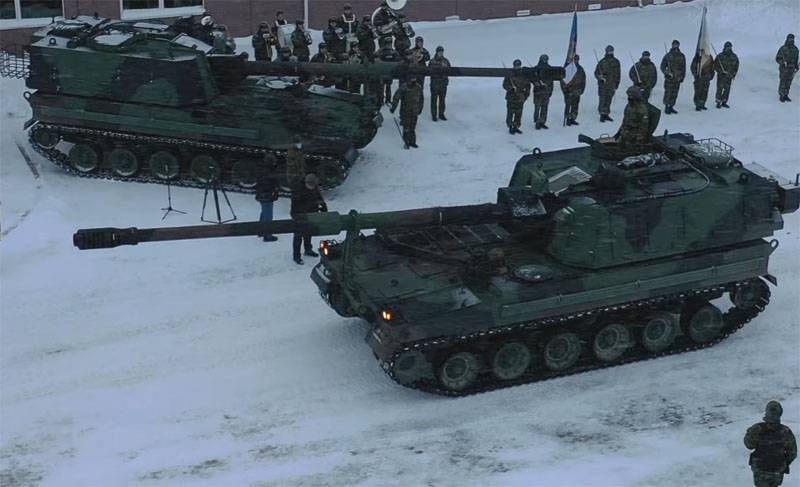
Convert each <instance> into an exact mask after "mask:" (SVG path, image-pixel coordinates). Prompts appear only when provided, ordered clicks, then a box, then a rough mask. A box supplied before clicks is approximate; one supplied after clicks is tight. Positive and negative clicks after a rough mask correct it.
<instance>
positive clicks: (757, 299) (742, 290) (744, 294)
mask: <svg viewBox="0 0 800 487" xmlns="http://www.w3.org/2000/svg"><path fill="white" fill-rule="evenodd" d="M767 296H769V287H768V286H767V283H765V282H764V281H762V280H761V279H756V280H753V281H750V282H749V283H747V284H745V285H743V286H739V287H737V288H735V289H734V290H733V291H731V302H732V303H733V305H734V306H736V307H737V308H739V309H741V310H750V309H753V308H755V307H756V306H758V305H760V304H762V303H763V302H764V301H765V300H766V298H767Z"/></svg>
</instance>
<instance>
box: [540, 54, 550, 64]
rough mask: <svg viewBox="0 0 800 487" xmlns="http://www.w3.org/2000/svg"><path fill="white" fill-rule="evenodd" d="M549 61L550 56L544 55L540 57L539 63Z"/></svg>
mask: <svg viewBox="0 0 800 487" xmlns="http://www.w3.org/2000/svg"><path fill="white" fill-rule="evenodd" d="M549 60H550V56H548V55H547V54H542V55H541V56H539V62H540V63H546V62H548V61H549Z"/></svg>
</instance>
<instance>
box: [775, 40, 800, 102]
mask: <svg viewBox="0 0 800 487" xmlns="http://www.w3.org/2000/svg"><path fill="white" fill-rule="evenodd" d="M797 54H798V53H797V46H795V45H794V34H789V35H787V36H786V42H785V43H784V44H783V45H782V46H781V47H780V49H778V54H776V55H775V62H776V63H778V77H779V79H780V81H779V83H778V96H780V100H781V102H786V101H792V100H791V99H790V98H789V89H790V88H791V87H792V80H793V79H794V74H795V73H796V72H797V71H798V69H800V66H799V65H798V55H797Z"/></svg>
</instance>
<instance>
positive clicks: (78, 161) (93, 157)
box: [69, 142, 100, 173]
mask: <svg viewBox="0 0 800 487" xmlns="http://www.w3.org/2000/svg"><path fill="white" fill-rule="evenodd" d="M69 163H70V164H71V165H72V167H74V168H75V169H77V170H78V171H80V172H82V173H90V172H92V171H94V170H95V169H97V167H98V166H99V165H100V151H98V150H97V147H95V146H94V145H93V144H91V143H88V142H79V143H77V144H75V145H73V146H72V149H70V150H69Z"/></svg>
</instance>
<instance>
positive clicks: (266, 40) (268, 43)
mask: <svg viewBox="0 0 800 487" xmlns="http://www.w3.org/2000/svg"><path fill="white" fill-rule="evenodd" d="M252 44H253V53H254V54H255V58H256V61H264V62H270V61H272V46H274V45H277V39H275V36H274V35H273V34H272V32H271V31H270V28H269V22H267V21H264V22H261V24H259V26H258V30H257V31H256V33H255V34H253V40H252Z"/></svg>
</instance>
